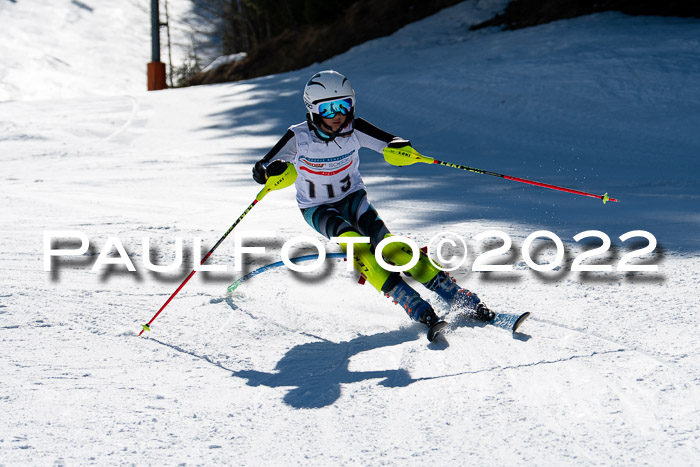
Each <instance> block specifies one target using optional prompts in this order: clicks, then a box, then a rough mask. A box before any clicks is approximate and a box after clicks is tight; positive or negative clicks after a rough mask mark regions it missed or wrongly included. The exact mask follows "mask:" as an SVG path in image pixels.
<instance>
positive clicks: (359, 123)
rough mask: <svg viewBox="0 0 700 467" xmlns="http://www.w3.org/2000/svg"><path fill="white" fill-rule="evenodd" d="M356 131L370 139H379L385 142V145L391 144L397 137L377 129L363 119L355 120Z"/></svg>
mask: <svg viewBox="0 0 700 467" xmlns="http://www.w3.org/2000/svg"><path fill="white" fill-rule="evenodd" d="M355 130H357V131H360V132H362V133H364V134H366V135H367V136H369V137H370V138H374V139H378V140H379V141H383V142H385V143H389V142H390V141H391V140H392V139H394V138H395V136H394V135H392V134H391V133H387V132H386V131H384V130H382V129H379V128H377V127H376V126H374V125H372V124H371V123H369V122H368V121H367V120H365V119H363V118H356V119H355Z"/></svg>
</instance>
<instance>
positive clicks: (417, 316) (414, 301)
mask: <svg viewBox="0 0 700 467" xmlns="http://www.w3.org/2000/svg"><path fill="white" fill-rule="evenodd" d="M385 295H386V297H388V298H391V299H392V300H393V301H394V303H396V304H397V305H400V306H402V307H403V308H404V310H406V313H407V314H408V316H409V317H410V318H411V319H412V320H414V321H418V322H420V323H423V324H425V325H426V326H428V340H429V341H430V342H432V341H434V340H435V338H436V337H437V335H438V334H439V333H440V331H442V330H443V329H444V328H445V326H447V323H446V322H445V321H443V320H441V319H440V318H439V317H438V316H437V315H436V314H435V310H433V307H432V306H430V304H429V303H428V302H426V301H425V300H423V298H421V296H420V295H419V294H418V292H416V291H415V290H413V289H412V288H411V286H409V285H408V284H406V283H405V282H404V281H403V279H399V280H398V282H397V283H396V285H394V287H392V288H391V289H390V290H389V291H388V292H386V293H385Z"/></svg>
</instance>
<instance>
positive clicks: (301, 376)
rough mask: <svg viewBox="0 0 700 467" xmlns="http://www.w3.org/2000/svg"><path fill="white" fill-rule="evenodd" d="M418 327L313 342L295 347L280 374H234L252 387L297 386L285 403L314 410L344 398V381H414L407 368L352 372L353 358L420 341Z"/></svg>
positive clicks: (388, 384) (392, 383)
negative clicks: (351, 363) (350, 367)
mask: <svg viewBox="0 0 700 467" xmlns="http://www.w3.org/2000/svg"><path fill="white" fill-rule="evenodd" d="M418 338H419V334H418V333H416V332H415V330H411V329H410V328H408V329H403V330H397V331H391V332H384V333H379V334H374V335H371V336H359V337H356V338H354V339H352V340H350V341H346V342H330V341H326V340H324V341H322V342H310V343H307V344H301V345H297V346H295V347H293V348H291V349H290V350H289V351H288V352H287V353H286V354H285V356H284V357H282V359H281V360H280V361H279V362H278V363H277V366H276V367H275V370H277V372H276V373H265V372H260V371H255V370H246V371H236V372H234V373H233V376H237V377H239V378H245V379H247V380H248V385H250V386H260V385H263V386H268V387H271V388H278V387H287V386H294V389H291V390H290V391H289V392H288V393H287V394H286V395H285V396H284V402H285V403H287V404H289V405H290V406H292V407H295V408H298V409H313V408H320V407H326V406H328V405H331V404H333V403H334V402H335V401H336V400H338V398H339V397H340V386H341V384H348V383H355V382H358V381H363V380H368V379H376V378H382V381H380V382H379V384H381V385H382V386H386V387H404V386H408V385H409V384H411V383H413V382H414V381H416V380H414V379H413V378H411V375H410V374H409V373H408V371H407V370H404V369H402V368H399V369H397V370H379V371H350V370H349V369H348V365H349V363H350V358H351V357H352V356H353V355H357V354H358V353H360V352H365V351H368V350H373V349H379V348H381V347H390V346H394V345H399V344H403V343H405V342H410V341H414V340H417V339H418Z"/></svg>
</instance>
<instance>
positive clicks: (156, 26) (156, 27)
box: [151, 0, 160, 62]
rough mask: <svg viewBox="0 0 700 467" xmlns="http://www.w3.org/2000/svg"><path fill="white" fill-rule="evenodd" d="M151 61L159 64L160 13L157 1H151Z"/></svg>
mask: <svg viewBox="0 0 700 467" xmlns="http://www.w3.org/2000/svg"><path fill="white" fill-rule="evenodd" d="M151 61H152V62H160V12H159V11H158V0H151Z"/></svg>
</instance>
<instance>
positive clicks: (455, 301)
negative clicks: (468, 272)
mask: <svg viewBox="0 0 700 467" xmlns="http://www.w3.org/2000/svg"><path fill="white" fill-rule="evenodd" d="M423 285H425V286H426V287H427V288H428V290H432V291H433V292H435V293H436V294H438V295H439V296H440V298H442V299H443V300H445V301H446V302H447V304H448V305H449V307H450V310H458V311H467V312H469V313H471V314H473V315H474V317H475V318H476V319H478V320H480V321H491V320H493V318H494V317H495V316H496V314H495V313H494V312H493V311H491V310H490V309H489V308H488V307H487V306H486V304H485V303H483V302H482V301H481V299H479V297H478V296H477V295H476V294H475V293H472V292H470V291H468V290H467V289H463V288H461V287H460V286H459V285H458V284H457V281H456V280H455V279H454V278H452V277H450V275H449V274H447V273H446V272H444V271H440V272H439V273H437V275H436V276H435V277H434V278H432V279H431V280H429V281H428V282H426V283H425V284H423Z"/></svg>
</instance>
